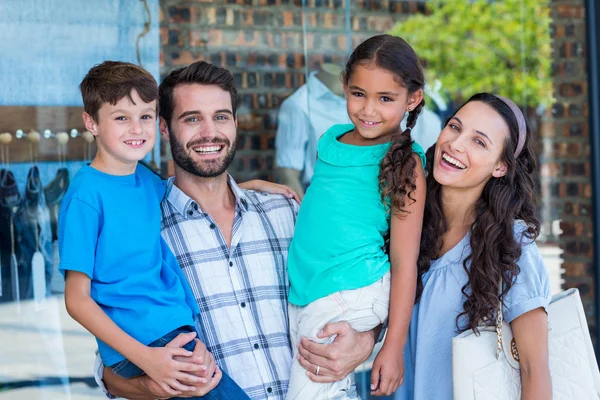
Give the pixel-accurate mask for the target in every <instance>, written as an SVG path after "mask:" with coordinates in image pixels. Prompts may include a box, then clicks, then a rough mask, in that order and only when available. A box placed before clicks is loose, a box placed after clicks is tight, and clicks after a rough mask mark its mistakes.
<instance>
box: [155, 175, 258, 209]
mask: <svg viewBox="0 0 600 400" xmlns="http://www.w3.org/2000/svg"><path fill="white" fill-rule="evenodd" d="M227 181H228V184H229V188H230V189H231V191H232V192H233V195H234V196H235V203H236V208H237V209H238V210H241V211H242V212H246V211H248V199H247V197H246V193H245V192H244V191H243V190H242V189H241V188H240V187H239V186H238V185H237V183H235V180H234V179H233V177H232V176H231V175H229V174H227ZM166 200H167V201H168V202H169V203H170V204H171V205H172V206H173V208H175V210H176V211H177V212H178V213H179V214H181V215H182V216H183V217H184V218H189V217H191V216H193V215H194V214H195V212H199V213H203V211H202V209H201V208H200V205H199V204H198V203H196V202H195V201H194V200H193V199H192V198H191V197H190V196H188V195H187V194H185V193H184V192H183V191H182V190H181V189H179V188H178V187H177V185H175V177H170V178H169V179H168V181H167V194H166Z"/></svg>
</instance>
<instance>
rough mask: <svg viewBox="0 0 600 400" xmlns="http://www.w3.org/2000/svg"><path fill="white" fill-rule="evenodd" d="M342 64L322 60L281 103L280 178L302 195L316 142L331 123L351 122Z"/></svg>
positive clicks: (278, 162)
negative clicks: (304, 82) (301, 84)
mask: <svg viewBox="0 0 600 400" xmlns="http://www.w3.org/2000/svg"><path fill="white" fill-rule="evenodd" d="M341 73H342V68H341V67H340V66H338V65H336V64H328V63H325V64H321V66H320V67H319V69H318V70H317V71H316V72H313V73H311V74H310V75H309V77H308V79H307V83H306V84H305V85H303V86H301V87H300V88H298V90H297V91H296V92H295V93H293V94H292V95H291V96H290V97H288V98H287V99H286V100H285V101H284V102H283V103H282V105H281V109H280V111H279V116H278V120H279V121H278V122H279V123H278V129H277V136H276V140H275V148H276V151H277V169H276V174H277V178H278V180H279V181H280V182H281V183H284V184H286V185H288V186H289V187H291V188H292V189H294V190H295V191H296V192H298V194H300V196H303V195H304V191H305V190H306V187H307V186H308V184H309V182H310V178H311V177H312V171H313V168H314V161H315V158H316V143H317V142H318V139H319V137H321V135H322V134H323V133H325V131H326V130H327V129H329V127H330V126H332V125H335V124H341V123H349V122H350V120H349V118H348V115H347V112H346V99H345V98H344V86H343V85H342V80H341Z"/></svg>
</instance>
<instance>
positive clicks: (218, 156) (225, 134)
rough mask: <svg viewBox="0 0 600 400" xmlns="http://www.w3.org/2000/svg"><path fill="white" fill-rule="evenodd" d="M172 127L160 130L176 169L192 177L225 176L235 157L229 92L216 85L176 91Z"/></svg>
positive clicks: (162, 126)
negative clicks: (167, 144) (169, 149)
mask: <svg viewBox="0 0 600 400" xmlns="http://www.w3.org/2000/svg"><path fill="white" fill-rule="evenodd" d="M173 105H174V108H173V115H172V117H171V123H170V126H167V123H166V121H164V120H163V119H161V121H160V130H161V133H162V134H163V136H164V137H166V138H168V139H169V142H170V143H171V154H172V156H173V161H174V162H175V164H176V166H178V167H180V168H182V169H184V170H185V171H187V172H189V173H190V174H193V175H196V176H200V177H203V178H214V177H217V176H220V175H221V174H223V173H224V172H225V171H226V170H227V167H229V164H231V161H232V160H233V156H234V154H235V147H236V129H237V122H236V120H235V116H234V115H233V111H232V110H233V107H232V105H231V96H230V94H229V92H227V91H225V90H223V89H221V88H220V87H218V86H215V85H199V84H185V85H178V86H176V87H175V89H174V90H173Z"/></svg>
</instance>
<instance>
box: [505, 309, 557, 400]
mask: <svg viewBox="0 0 600 400" xmlns="http://www.w3.org/2000/svg"><path fill="white" fill-rule="evenodd" d="M510 325H511V328H512V331H513V335H514V338H515V343H516V345H517V350H518V352H519V361H520V363H521V381H522V383H523V388H522V399H523V400H549V399H552V379H551V377H550V367H549V362H548V316H547V315H546V312H545V311H544V309H543V308H536V309H535V310H532V311H529V312H526V313H525V314H523V315H521V316H519V317H517V318H515V319H514V320H513V321H512V322H511V324H510Z"/></svg>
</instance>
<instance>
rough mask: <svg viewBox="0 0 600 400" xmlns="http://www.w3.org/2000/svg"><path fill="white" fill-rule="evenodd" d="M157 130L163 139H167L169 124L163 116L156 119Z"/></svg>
mask: <svg viewBox="0 0 600 400" xmlns="http://www.w3.org/2000/svg"><path fill="white" fill-rule="evenodd" d="M158 130H159V131H160V135H161V136H162V138H163V139H165V140H169V124H167V121H166V120H165V119H164V118H163V117H160V119H159V120H158Z"/></svg>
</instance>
